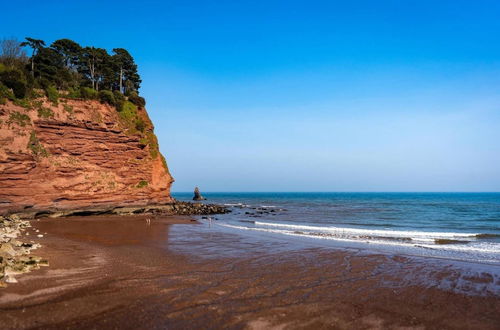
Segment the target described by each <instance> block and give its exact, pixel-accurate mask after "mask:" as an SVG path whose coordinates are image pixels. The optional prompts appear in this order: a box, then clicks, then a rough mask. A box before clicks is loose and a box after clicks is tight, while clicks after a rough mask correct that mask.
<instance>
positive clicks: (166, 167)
mask: <svg viewBox="0 0 500 330" xmlns="http://www.w3.org/2000/svg"><path fill="white" fill-rule="evenodd" d="M160 157H161V163H162V164H163V167H164V168H165V170H167V172H169V170H168V165H167V160H166V159H165V157H163V155H162V154H160Z"/></svg>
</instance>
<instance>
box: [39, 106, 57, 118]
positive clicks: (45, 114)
mask: <svg viewBox="0 0 500 330" xmlns="http://www.w3.org/2000/svg"><path fill="white" fill-rule="evenodd" d="M38 116H39V117H42V118H54V111H52V110H51V109H49V108H44V107H40V108H39V109H38Z"/></svg>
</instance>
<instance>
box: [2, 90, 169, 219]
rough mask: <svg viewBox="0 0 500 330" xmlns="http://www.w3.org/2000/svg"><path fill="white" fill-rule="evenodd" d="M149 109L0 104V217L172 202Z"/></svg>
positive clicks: (79, 103)
mask: <svg viewBox="0 0 500 330" xmlns="http://www.w3.org/2000/svg"><path fill="white" fill-rule="evenodd" d="M172 182H173V179H172V177H171V175H170V173H169V171H168V168H167V165H166V162H165V159H164V158H163V156H162V155H161V154H160V153H159V150H158V142H157V139H156V136H155V135H154V133H153V125H152V123H151V121H150V119H149V117H148V115H147V113H146V110H144V109H140V108H137V107H136V106H134V105H133V104H131V103H129V102H127V106H126V107H124V110H122V111H121V112H118V111H117V110H116V109H115V107H113V106H109V105H107V104H101V103H99V102H98V101H90V100H71V99H59V102H58V104H54V103H52V102H49V101H48V100H47V99H46V98H38V99H36V100H34V101H31V102H29V103H27V102H25V103H24V104H17V105H16V104H13V103H12V102H10V101H7V102H6V103H5V104H3V105H0V214H2V213H6V212H12V211H20V210H46V209H75V208H85V207H95V206H127V205H148V204H162V203H169V202H172V201H173V199H172V198H171V196H170V186H171V184H172Z"/></svg>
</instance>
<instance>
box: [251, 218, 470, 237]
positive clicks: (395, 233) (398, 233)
mask: <svg viewBox="0 0 500 330" xmlns="http://www.w3.org/2000/svg"><path fill="white" fill-rule="evenodd" d="M255 225H256V226H267V227H276V228H287V229H295V230H310V231H316V232H324V233H335V234H339V235H345V236H359V235H364V236H380V237H395V238H398V237H408V238H416V239H422V240H426V239H432V240H433V239H440V238H449V239H451V238H455V239H460V238H461V239H464V238H475V237H476V235H478V233H454V232H428V231H406V230H381V229H361V228H345V227H331V226H329V227H320V226H306V225H290V224H283V223H274V222H261V221H256V222H255Z"/></svg>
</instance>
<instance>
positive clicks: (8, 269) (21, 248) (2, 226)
mask: <svg viewBox="0 0 500 330" xmlns="http://www.w3.org/2000/svg"><path fill="white" fill-rule="evenodd" d="M28 227H31V225H30V223H29V222H28V221H24V220H21V219H20V218H19V217H18V216H15V215H12V216H10V217H6V218H4V217H2V216H0V288H3V287H5V286H6V284H7V283H16V282H17V280H16V278H15V276H16V275H18V274H22V273H26V272H29V271H30V270H32V269H38V268H40V266H48V265H49V264H48V261H47V260H43V259H42V258H39V257H35V256H32V255H30V254H31V250H34V249H36V248H38V247H40V245H39V244H36V243H27V242H21V241H19V240H17V238H18V237H19V236H20V235H21V233H22V232H24V231H25V230H26V228H28ZM37 236H39V237H43V234H38V235H37Z"/></svg>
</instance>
